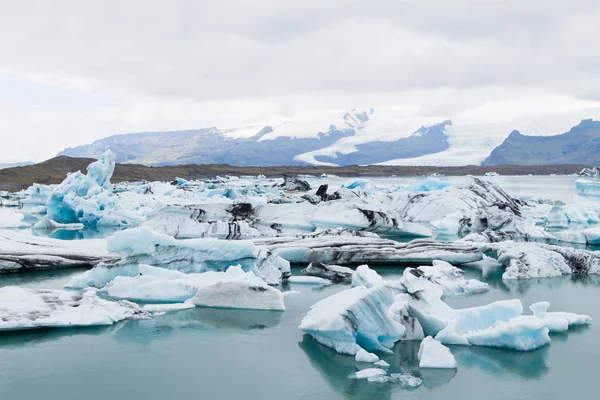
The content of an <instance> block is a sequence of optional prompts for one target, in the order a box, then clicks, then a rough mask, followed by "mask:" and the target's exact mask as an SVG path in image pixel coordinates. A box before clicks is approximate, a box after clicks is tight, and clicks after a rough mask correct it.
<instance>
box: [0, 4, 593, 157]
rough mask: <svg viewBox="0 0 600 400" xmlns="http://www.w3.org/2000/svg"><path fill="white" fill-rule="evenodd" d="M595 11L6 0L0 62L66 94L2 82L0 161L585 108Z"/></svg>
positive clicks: (1, 11) (2, 70) (8, 72)
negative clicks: (142, 136) (333, 115)
mask: <svg viewBox="0 0 600 400" xmlns="http://www.w3.org/2000/svg"><path fill="white" fill-rule="evenodd" d="M599 20H600V3H598V2H597V1H594V0H575V1H558V0H555V1H553V0H550V1H548V0H546V1H541V0H531V1H516V0H503V1H496V0H480V1H475V0H461V1H458V0H456V1H449V0H438V1H435V0H420V1H417V0H415V1H402V2H399V1H398V2H393V1H387V0H372V1H359V0H351V1H336V0H328V1H316V0H306V1H302V2H300V1H295V2H290V1H278V0H260V1H259V0H256V1H245V0H237V1H220V2H208V1H191V0H190V1H170V2H164V1H155V0H145V1H141V0H140V1H127V2H123V1H102V2H90V1H86V2H82V1H74V0H72V1H68V0H61V1H58V0H57V1H29V0H23V1H18V2H9V1H6V2H1V3H0V54H2V55H3V56H2V57H1V58H0V75H1V76H5V77H7V76H12V77H14V76H17V77H19V78H18V80H27V81H29V83H28V84H27V85H31V84H33V85H38V86H40V87H44V88H45V90H46V91H47V93H46V94H45V96H49V95H51V94H52V93H55V98H56V104H50V105H49V104H47V101H46V102H44V104H43V105H40V102H39V99H38V98H37V97H36V96H38V95H37V94H36V91H35V90H30V89H27V91H26V93H27V95H28V97H27V99H28V100H29V102H25V104H24V103H23V101H22V99H20V101H19V102H16V101H11V97H10V95H6V94H5V95H4V96H2V95H0V100H1V101H0V118H1V120H0V135H2V139H3V142H4V143H3V145H2V146H0V161H17V160H23V159H34V160H40V159H42V158H48V157H51V156H53V155H54V154H56V152H58V151H59V150H61V149H62V148H63V147H65V146H66V145H69V144H82V143H86V142H89V141H90V140H93V139H96V138H99V137H103V136H108V135H111V134H115V133H122V132H129V131H141V130H166V129H169V130H170V129H183V128H194V127H205V126H213V125H217V126H220V127H229V126H236V125H246V124H259V125H260V124H266V123H270V122H271V121H280V120H285V119H290V118H312V117H313V116H314V115H316V114H318V113H319V112H327V113H330V112H337V110H340V112H343V110H347V109H349V108H353V107H356V108H367V107H375V108H377V107H380V108H386V109H393V110H401V111H400V112H399V113H398V114H397V115H396V116H395V118H398V119H402V118H405V116H406V118H407V119H409V120H410V121H413V120H420V119H419V118H422V119H423V120H424V121H425V120H430V119H435V118H438V117H439V118H440V119H442V118H444V119H445V118H453V117H460V116H462V117H464V116H465V115H470V114H472V115H474V114H476V113H478V112H479V113H487V114H478V115H486V116H487V115H489V118H490V119H500V120H501V119H503V118H504V119H506V118H508V119H510V118H513V117H512V116H510V117H506V118H505V117H504V114H505V113H508V112H510V110H519V111H520V112H524V110H525V111H527V112H528V113H536V112H538V111H543V110H544V109H545V108H548V107H550V108H552V107H555V106H556V105H557V104H558V108H559V109H560V108H561V107H571V106H572V107H576V108H577V107H579V108H586V107H588V106H589V105H590V104H591V103H589V104H588V103H585V101H586V99H588V101H593V100H598V99H600V75H599V74H598V73H597V71H598V67H599V66H600V52H599V51H598V50H597V49H598V46H597V43H598V40H599V39H600V24H598V21H599ZM23 86H25V84H23ZM2 89H3V85H2V81H1V80H0V92H2ZM14 90H15V88H14V87H13V88H12V91H11V93H13V94H14ZM23 90H25V89H23ZM14 97H16V95H14ZM21 97H22V96H21ZM67 97H68V98H70V99H71V100H70V102H67V101H66V100H65V99H66V98H67ZM73 99H81V105H79V106H77V107H74V106H73V104H72V103H73V101H77V100H73ZM557 99H560V100H557ZM594 104H595V103H594ZM473 118H475V117H473ZM514 128H515V129H518V128H519V127H514ZM383 133H385V134H387V133H388V132H387V131H386V132H382V134H383ZM6 138H8V139H9V140H6Z"/></svg>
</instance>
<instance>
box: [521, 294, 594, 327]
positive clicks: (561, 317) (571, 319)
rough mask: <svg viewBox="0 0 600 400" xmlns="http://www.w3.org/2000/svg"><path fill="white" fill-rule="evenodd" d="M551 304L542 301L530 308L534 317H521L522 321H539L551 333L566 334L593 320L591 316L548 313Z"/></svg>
mask: <svg viewBox="0 0 600 400" xmlns="http://www.w3.org/2000/svg"><path fill="white" fill-rule="evenodd" d="M549 307H550V303H549V302H547V301H540V302H537V303H533V304H532V305H531V306H529V309H530V310H531V312H533V315H531V316H530V315H524V316H521V317H520V319H522V320H532V319H533V320H539V321H540V322H541V323H542V324H543V325H544V326H545V327H546V328H548V330H549V331H550V332H554V333H556V332H565V331H567V330H568V329H569V328H570V327H571V326H580V325H588V324H589V323H590V322H591V321H592V318H591V317H590V316H589V315H579V314H575V313H569V312H556V311H555V312H548V308H549Z"/></svg>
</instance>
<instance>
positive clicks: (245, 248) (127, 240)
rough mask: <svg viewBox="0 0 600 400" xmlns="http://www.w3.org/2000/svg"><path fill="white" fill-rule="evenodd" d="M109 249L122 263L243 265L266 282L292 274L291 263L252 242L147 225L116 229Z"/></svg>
mask: <svg viewBox="0 0 600 400" xmlns="http://www.w3.org/2000/svg"><path fill="white" fill-rule="evenodd" d="M107 244H108V249H109V251H111V252H114V253H118V254H120V255H121V257H122V261H121V263H122V264H124V265H126V264H149V265H154V266H158V267H161V268H166V269H173V270H177V271H180V272H184V273H192V272H196V273H197V272H206V271H224V270H226V269H227V268H228V267H230V266H231V265H238V264H239V265H241V266H242V268H243V269H244V270H245V271H250V270H252V271H254V272H255V273H256V275H258V276H260V277H261V278H263V279H264V280H265V281H266V282H267V283H270V284H278V283H280V282H281V280H282V279H285V278H287V277H288V276H290V275H291V273H290V264H289V262H287V261H285V260H284V259H282V258H280V257H278V256H276V255H274V254H272V253H271V252H269V251H267V250H266V249H262V248H260V247H257V246H255V245H254V244H253V243H252V242H249V241H243V240H237V241H230V240H219V239H206V238H203V239H180V240H178V239H175V238H173V237H171V236H167V235H164V234H159V233H156V232H152V231H150V230H148V229H146V228H142V227H140V228H133V229H128V230H125V231H121V232H117V233H115V234H114V235H113V236H111V237H109V238H108V239H107Z"/></svg>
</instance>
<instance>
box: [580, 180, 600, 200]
mask: <svg viewBox="0 0 600 400" xmlns="http://www.w3.org/2000/svg"><path fill="white" fill-rule="evenodd" d="M575 190H576V191H577V195H579V196H581V197H584V198H586V199H589V200H592V201H598V200H599V199H600V182H599V181H597V180H591V179H584V178H579V179H577V180H576V181H575Z"/></svg>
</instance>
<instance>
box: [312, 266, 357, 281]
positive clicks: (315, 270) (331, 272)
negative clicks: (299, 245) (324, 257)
mask: <svg viewBox="0 0 600 400" xmlns="http://www.w3.org/2000/svg"><path fill="white" fill-rule="evenodd" d="M302 273H303V274H306V275H310V276H316V277H319V278H324V279H329V280H330V281H331V282H333V283H350V282H351V281H352V275H353V274H354V271H353V270H352V269H350V268H348V267H341V266H339V265H327V264H321V263H310V264H309V265H308V267H306V268H305V269H303V270H302Z"/></svg>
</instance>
